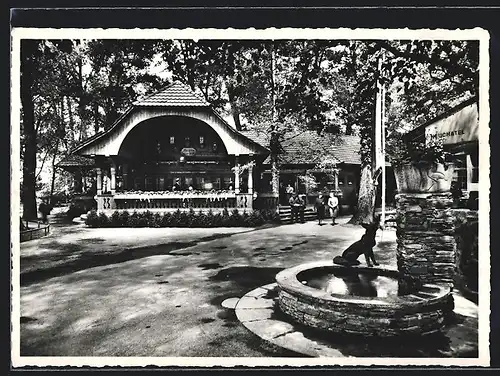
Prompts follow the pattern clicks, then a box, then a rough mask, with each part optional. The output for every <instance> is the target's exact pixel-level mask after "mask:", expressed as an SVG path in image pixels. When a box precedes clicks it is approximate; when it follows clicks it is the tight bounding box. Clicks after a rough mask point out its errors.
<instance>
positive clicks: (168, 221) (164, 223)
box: [161, 212, 172, 227]
mask: <svg viewBox="0 0 500 376" xmlns="http://www.w3.org/2000/svg"><path fill="white" fill-rule="evenodd" d="M171 225H172V214H171V213H168V212H167V213H165V214H163V216H162V217H161V227H170V226H171Z"/></svg>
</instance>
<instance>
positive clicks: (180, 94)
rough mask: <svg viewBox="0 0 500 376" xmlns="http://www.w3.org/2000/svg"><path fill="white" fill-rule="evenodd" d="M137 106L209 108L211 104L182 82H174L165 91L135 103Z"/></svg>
mask: <svg viewBox="0 0 500 376" xmlns="http://www.w3.org/2000/svg"><path fill="white" fill-rule="evenodd" d="M134 105H135V106H165V107H179V106H182V107H189V106H194V107H209V106H210V104H209V103H208V102H207V101H206V100H205V98H203V97H202V96H201V95H199V94H197V93H195V92H193V90H191V88H190V87H189V86H187V85H185V84H183V83H182V82H178V81H176V82H174V83H172V84H171V85H169V86H167V87H165V88H164V89H163V90H160V91H158V92H155V93H153V94H151V95H148V96H146V97H144V98H139V99H138V100H136V101H135V102H134Z"/></svg>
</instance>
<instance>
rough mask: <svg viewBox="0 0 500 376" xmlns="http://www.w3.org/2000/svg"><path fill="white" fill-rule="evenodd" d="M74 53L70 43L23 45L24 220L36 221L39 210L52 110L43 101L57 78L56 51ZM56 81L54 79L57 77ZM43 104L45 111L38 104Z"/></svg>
mask: <svg viewBox="0 0 500 376" xmlns="http://www.w3.org/2000/svg"><path fill="white" fill-rule="evenodd" d="M52 47H56V48H58V49H61V50H66V51H68V50H70V48H71V47H70V45H69V43H68V42H67V41H56V42H54V43H53V44H52V45H51V44H48V43H46V42H45V41H40V40H31V39H23V40H22V41H21V104H22V121H23V123H22V133H23V137H22V143H23V145H22V150H23V153H22V157H23V182H22V190H21V192H22V195H21V200H22V203H23V217H24V218H26V219H35V218H36V217H37V206H36V186H37V179H36V166H37V153H38V150H39V145H38V142H39V141H40V140H39V137H40V131H41V130H42V128H43V126H44V125H45V124H46V121H47V120H48V118H49V117H50V112H51V106H50V104H47V103H45V102H44V101H43V99H42V98H43V97H44V96H45V95H46V93H47V89H49V90H52V89H50V88H49V87H48V86H47V85H44V82H46V81H44V80H46V78H47V75H50V74H54V71H55V69H54V65H53V64H51V63H52V62H53V58H54V49H53V48H52ZM53 77H54V76H53ZM40 103H43V106H42V107H39V106H38V104H40Z"/></svg>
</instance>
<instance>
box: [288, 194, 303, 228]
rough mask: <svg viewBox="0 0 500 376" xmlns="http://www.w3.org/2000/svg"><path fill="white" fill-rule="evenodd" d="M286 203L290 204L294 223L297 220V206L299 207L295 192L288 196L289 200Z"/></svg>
mask: <svg viewBox="0 0 500 376" xmlns="http://www.w3.org/2000/svg"><path fill="white" fill-rule="evenodd" d="M288 203H289V204H290V211H291V215H292V223H295V222H296V221H298V217H299V208H300V202H299V198H298V197H297V195H296V194H295V193H294V194H293V195H292V197H290V200H289V201H288Z"/></svg>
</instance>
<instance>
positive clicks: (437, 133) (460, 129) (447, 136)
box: [425, 103, 479, 145]
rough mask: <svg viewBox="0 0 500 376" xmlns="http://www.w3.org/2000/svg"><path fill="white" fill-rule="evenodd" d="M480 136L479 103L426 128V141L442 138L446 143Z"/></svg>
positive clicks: (464, 140)
mask: <svg viewBox="0 0 500 376" xmlns="http://www.w3.org/2000/svg"><path fill="white" fill-rule="evenodd" d="M478 136H479V117H478V110H477V103H474V104H471V105H469V106H467V107H464V108H463V109H461V110H460V111H458V112H456V113H454V114H452V115H450V116H448V117H446V118H444V119H441V120H438V121H437V122H435V123H433V124H430V125H428V126H427V127H426V128H425V139H426V142H427V143H429V142H432V141H437V140H441V141H442V142H443V144H445V145H452V144H459V143H462V142H471V141H477V140H478Z"/></svg>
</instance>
